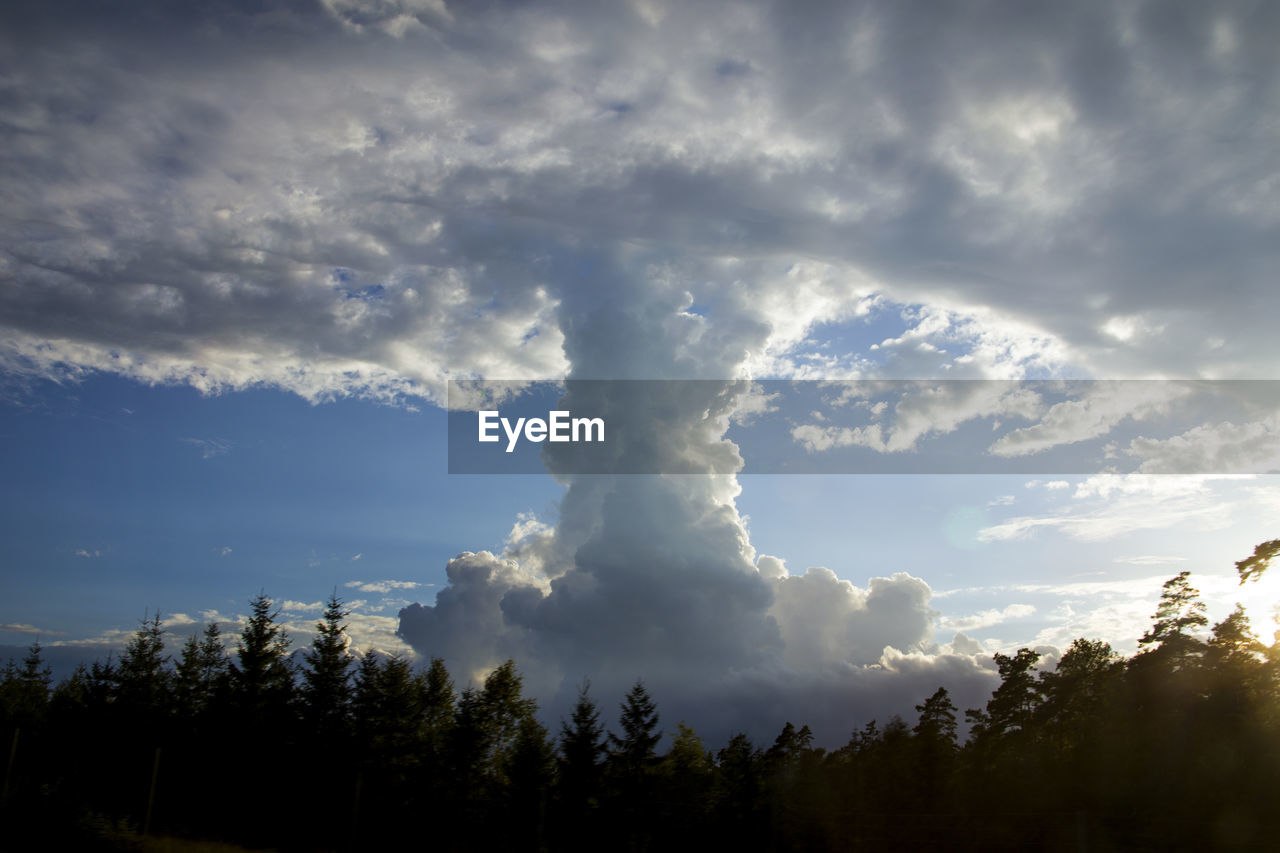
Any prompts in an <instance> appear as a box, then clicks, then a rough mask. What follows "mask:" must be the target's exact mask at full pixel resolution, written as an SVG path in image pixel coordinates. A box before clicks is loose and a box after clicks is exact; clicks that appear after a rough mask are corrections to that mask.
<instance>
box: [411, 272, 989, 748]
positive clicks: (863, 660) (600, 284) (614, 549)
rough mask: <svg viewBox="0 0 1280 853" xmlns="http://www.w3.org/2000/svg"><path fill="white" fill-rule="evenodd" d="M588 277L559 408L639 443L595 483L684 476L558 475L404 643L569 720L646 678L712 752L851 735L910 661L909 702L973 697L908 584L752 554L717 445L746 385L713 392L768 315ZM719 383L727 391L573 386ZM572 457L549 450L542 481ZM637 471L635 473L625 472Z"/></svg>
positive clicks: (571, 304) (976, 673)
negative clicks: (505, 670) (739, 738)
mask: <svg viewBox="0 0 1280 853" xmlns="http://www.w3.org/2000/svg"><path fill="white" fill-rule="evenodd" d="M574 263H575V264H579V265H581V264H582V263H583V261H581V260H577V259H575V260H574ZM589 266H590V268H591V269H592V271H593V273H594V275H595V276H598V278H595V279H594V280H590V281H582V282H580V286H578V287H573V286H568V287H564V288H563V289H560V290H558V291H557V293H558V295H559V297H560V299H559V306H560V307H559V316H560V326H561V329H562V330H563V331H564V335H565V351H566V354H567V355H568V357H569V359H570V362H571V364H572V365H573V368H572V371H571V373H570V376H569V380H570V381H569V382H568V384H567V387H568V391H567V394H566V396H565V397H564V399H563V400H562V401H561V404H560V405H561V408H565V409H569V410H571V411H584V412H592V413H597V414H601V415H603V416H604V417H605V419H606V421H607V422H609V423H613V424H621V423H625V424H626V425H627V428H626V432H627V434H628V435H629V436H636V437H637V438H635V439H633V440H631V441H628V442H615V443H613V444H610V445H608V448H607V449H608V450H609V452H611V453H613V454H614V455H615V458H614V459H611V460H609V461H608V462H606V463H602V467H604V468H607V469H608V470H632V469H635V468H639V467H644V468H646V469H648V470H652V469H654V468H657V469H660V470H672V469H676V470H680V471H685V472H689V473H684V474H677V475H670V476H652V475H651V476H625V475H621V476H605V475H586V476H564V477H563V479H564V480H565V482H566V483H567V485H568V491H567V492H566V494H565V496H564V499H563V501H562V503H561V507H560V518H559V522H558V524H557V525H556V526H555V528H554V529H552V528H547V527H539V526H530V525H524V526H522V527H518V528H517V530H516V531H515V532H514V533H513V539H512V541H511V542H510V547H509V548H508V550H507V552H506V553H504V554H501V555H495V554H491V553H488V552H481V553H478V554H476V553H467V554H464V555H462V556H460V557H458V558H456V559H455V560H453V561H452V562H451V563H450V565H449V579H450V585H449V587H448V588H447V589H445V590H443V591H442V592H441V593H440V594H439V597H438V598H437V600H436V602H435V604H434V606H423V605H420V604H415V605H412V606H411V607H408V608H406V609H405V610H403V611H402V612H401V626H400V633H401V635H402V636H403V637H404V638H405V639H406V640H407V641H408V642H409V643H410V644H411V645H412V646H413V647H414V648H415V649H417V650H418V651H419V652H421V653H423V654H428V655H429V654H444V655H446V656H448V657H449V659H450V660H451V662H453V663H454V664H455V665H458V666H460V667H461V668H462V671H463V672H467V673H470V674H473V675H475V676H478V675H479V674H480V673H482V672H484V671H485V670H486V669H488V668H490V667H492V666H494V665H495V664H496V663H498V662H500V661H501V660H502V659H503V658H505V657H507V656H512V657H515V658H517V659H518V660H520V661H521V663H522V664H523V665H524V667H525V668H526V670H527V671H528V672H529V673H530V676H531V679H532V681H533V684H534V685H535V686H536V687H538V688H540V689H541V691H542V692H543V694H544V695H545V696H548V697H558V699H559V700H560V702H563V701H564V700H565V699H567V698H568V697H570V696H571V695H572V693H573V691H574V690H576V687H577V685H578V684H579V683H580V681H581V679H582V678H583V677H584V676H586V677H589V678H590V679H591V680H592V682H593V684H595V685H596V688H597V689H598V690H602V691H610V692H614V693H620V692H621V691H623V690H625V688H626V686H627V684H629V683H630V682H631V681H633V680H634V679H635V678H638V677H642V678H644V679H645V680H646V683H647V684H649V686H650V687H651V688H652V689H653V690H654V691H655V692H656V695H659V696H661V697H663V700H664V703H665V704H667V705H669V712H670V713H672V714H674V715H675V717H676V718H677V719H679V718H686V719H689V720H697V721H698V722H700V723H702V724H703V725H710V726H712V727H714V729H715V731H716V733H717V734H724V733H725V732H727V730H728V729H729V728H732V727H745V728H748V729H750V730H753V731H755V732H757V733H760V734H764V733H765V732H767V730H768V728H769V727H770V726H773V725H774V724H776V725H779V726H780V725H781V722H782V719H784V718H786V717H791V718H795V719H805V720H806V721H809V722H811V723H814V724H817V725H818V726H819V729H820V730H821V731H823V732H824V733H825V734H826V735H828V736H830V735H833V734H835V733H836V732H840V733H841V734H843V733H844V732H845V730H847V729H848V727H849V726H850V725H852V722H853V714H854V713H856V712H857V711H864V712H865V711H869V710H871V709H870V708H869V707H868V706H867V705H866V704H865V703H859V702H857V701H855V699H856V696H857V694H858V693H860V692H866V693H871V692H876V693H879V692H880V691H881V690H883V687H884V685H877V686H876V690H875V691H872V690H870V689H868V688H869V687H870V684H869V679H872V678H875V677H876V676H877V675H879V676H883V675H884V674H885V673H887V672H889V671H891V670H900V669H902V661H904V660H910V661H911V663H912V665H913V666H914V667H915V671H914V672H912V675H914V676H918V677H913V678H901V677H900V678H899V679H897V681H898V683H899V684H900V687H901V689H902V692H903V693H904V694H907V696H908V697H909V694H910V692H911V691H912V690H913V689H914V690H916V691H917V692H918V691H919V690H922V689H927V684H928V683H929V680H930V679H932V680H937V679H938V678H942V679H943V680H945V681H947V682H948V683H950V684H952V686H953V687H957V688H958V689H960V691H961V692H962V693H964V692H966V688H968V691H967V692H969V693H977V692H980V691H981V685H982V684H983V683H984V682H985V676H986V673H985V671H984V670H981V669H979V668H977V667H976V665H975V663H974V661H973V659H972V658H970V657H967V656H949V655H941V654H939V653H938V652H939V650H938V649H936V648H934V647H933V644H932V625H933V613H932V611H931V610H930V608H929V606H928V600H929V596H930V590H929V587H928V585H927V584H926V583H925V582H924V581H922V580H920V579H918V578H914V577H911V576H910V575H908V574H905V573H899V574H895V575H894V576H893V577H892V578H885V577H880V578H875V579H873V580H872V581H871V584H870V587H869V589H867V590H861V589H858V588H856V587H854V586H853V585H852V584H850V583H848V582H847V581H842V580H840V579H839V578H837V577H836V575H835V574H834V573H832V572H831V571H829V570H827V569H811V570H809V571H808V572H806V573H805V574H803V575H800V576H790V575H789V573H788V572H787V570H786V568H785V566H784V565H783V563H782V562H781V561H780V560H778V559H776V558H772V557H767V556H765V557H758V556H757V554H756V552H755V550H754V549H753V548H752V546H751V543H750V539H749V536H748V534H747V530H746V528H745V525H744V523H743V519H742V518H741V517H740V516H739V514H738V511H737V509H736V507H735V505H734V499H735V498H736V497H737V495H738V493H739V491H740V488H739V484H738V482H737V479H736V476H735V475H734V473H728V474H725V473H717V472H724V471H730V472H735V473H736V471H737V470H739V469H740V467H741V464H742V460H741V457H740V456H739V455H738V449H737V447H736V446H735V445H734V444H733V443H732V442H731V441H729V440H728V439H726V438H725V432H726V431H727V429H728V427H729V423H730V420H731V418H732V416H733V415H734V414H735V412H737V411H738V410H739V409H740V408H742V407H743V406H744V401H745V399H746V398H747V397H748V395H749V394H750V393H751V383H750V382H749V381H745V380H733V379H723V377H734V376H742V375H743V374H744V372H745V369H746V364H747V362H748V360H749V359H750V358H751V357H752V356H753V354H756V353H759V352H761V351H762V350H763V349H764V347H765V346H766V343H767V341H768V337H769V334H770V332H771V330H772V329H771V324H770V323H769V321H768V318H767V316H765V315H763V314H762V313H761V312H760V311H759V309H758V308H755V307H753V305H752V302H751V301H750V300H737V301H736V302H734V303H732V304H731V305H730V306H727V307H725V308H723V309H722V312H723V313H720V314H719V315H718V316H717V317H716V318H715V323H716V324H722V326H723V328H718V327H717V326H716V325H712V324H711V322H710V321H708V320H706V319H704V318H703V317H701V316H699V315H696V314H692V313H689V312H688V311H687V310H686V309H687V308H688V304H689V301H690V298H691V297H690V293H689V289H690V288H698V289H701V287H702V286H705V285H706V279H705V278H700V279H694V278H688V279H687V278H685V277H684V276H683V275H681V273H680V271H678V270H677V269H673V268H672V267H671V266H670V265H667V266H660V265H657V264H652V265H645V264H637V263H635V261H634V260H632V262H631V264H630V265H624V264H621V263H618V262H616V260H614V259H610V260H608V261H606V260H602V259H600V258H599V257H597V258H596V259H595V260H594V261H593V262H592V263H591V264H590V265H589ZM704 275H705V273H704ZM565 280H570V281H571V280H572V276H565ZM722 286H724V285H722ZM709 289H710V290H711V291H713V292H714V291H715V290H716V289H717V286H716V285H715V284H714V283H713V284H712V285H711V287H710V288H709ZM726 289H728V288H727V286H726ZM602 294H603V295H602ZM726 330H732V331H726ZM713 377H715V378H719V379H720V381H704V382H639V383H593V382H577V381H575V380H582V379H588V380H589V379H602V378H608V379H616V378H646V379H654V378H670V379H704V380H705V379H710V378H713ZM566 452H571V451H570V450H567V449H566V448H565V447H564V446H555V445H547V462H548V465H549V467H550V469H551V471H552V473H556V471H557V462H558V457H559V455H560V454H563V453H566ZM635 455H642V456H643V457H644V459H643V460H636V459H634V458H633V459H630V460H629V459H628V456H632V457H634V456H635ZM653 460H659V461H658V462H657V463H656V464H655V463H654V462H653ZM926 652H932V654H926ZM908 654H912V656H911V657H908ZM940 665H945V666H948V667H949V668H950V669H949V670H947V671H943V672H939V671H938V670H939V666H940ZM747 694H749V695H747ZM744 699H749V700H750V701H741V700H744ZM762 699H763V700H764V701H763V702H762V701H760V700H762ZM903 700H904V695H893V696H892V697H891V698H888V697H884V696H883V695H881V696H878V697H877V701H876V703H875V704H876V705H878V706H879V710H881V711H885V710H888V711H892V710H893V708H892V707H889V706H887V702H889V701H897V702H899V703H901V702H902V701H903ZM556 704H557V705H558V704H559V703H556Z"/></svg>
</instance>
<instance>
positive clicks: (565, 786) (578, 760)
mask: <svg viewBox="0 0 1280 853" xmlns="http://www.w3.org/2000/svg"><path fill="white" fill-rule="evenodd" d="M590 690H591V682H589V681H583V683H582V686H581V687H580V688H578V700H577V702H575V703H574V706H573V713H572V714H571V715H570V716H569V719H568V721H562V722H561V724H560V773H559V795H560V803H561V806H562V809H563V811H564V816H563V820H564V821H566V822H567V823H570V824H572V823H574V822H582V821H585V820H587V819H588V813H589V812H591V811H592V810H594V809H595V808H597V807H598V805H599V800H598V798H599V796H600V780H601V770H602V759H603V758H604V754H605V738H604V726H602V725H601V724H600V711H599V709H598V708H597V707H596V703H595V701H594V700H593V699H592V698H591V696H590ZM586 837H588V838H589V837H590V835H589V834H587V836H586ZM589 843H594V841H592V842H589Z"/></svg>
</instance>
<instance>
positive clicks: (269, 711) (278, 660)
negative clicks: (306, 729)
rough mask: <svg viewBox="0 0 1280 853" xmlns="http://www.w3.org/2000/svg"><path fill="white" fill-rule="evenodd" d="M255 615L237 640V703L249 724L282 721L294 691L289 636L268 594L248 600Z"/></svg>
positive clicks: (233, 665)
mask: <svg viewBox="0 0 1280 853" xmlns="http://www.w3.org/2000/svg"><path fill="white" fill-rule="evenodd" d="M249 607H250V610H251V611H252V615H251V616H250V617H249V621H248V622H246V623H245V626H244V630H243V631H241V632H240V637H239V639H238V640H237V642H236V654H235V659H234V660H233V661H232V663H231V685H232V690H233V694H234V699H235V703H236V705H237V707H238V710H239V712H240V713H241V714H242V715H244V722H246V723H248V724H251V725H252V724H254V723H258V724H263V723H280V722H282V721H283V720H284V719H285V718H286V717H287V714H288V711H289V703H290V700H291V698H292V692H293V667H292V665H291V664H290V662H289V658H288V654H289V637H288V634H286V633H285V630H284V628H283V627H282V626H280V625H279V624H278V623H277V622H276V620H277V619H278V618H279V616H280V611H279V610H278V609H274V608H273V605H272V601H271V599H270V598H268V597H267V595H266V593H264V592H259V593H258V594H257V595H255V596H254V597H253V600H252V601H251V602H250V603H249Z"/></svg>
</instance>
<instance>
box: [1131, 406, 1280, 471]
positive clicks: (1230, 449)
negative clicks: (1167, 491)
mask: <svg viewBox="0 0 1280 853" xmlns="http://www.w3.org/2000/svg"><path fill="white" fill-rule="evenodd" d="M1125 452H1126V453H1128V455H1130V456H1134V457H1137V458H1138V459H1141V460H1142V463H1141V465H1140V466H1139V468H1138V470H1139V471H1141V472H1142V473H1144V474H1168V473H1180V474H1198V473H1223V474H1230V473H1250V474H1253V473H1257V474H1260V473H1270V472H1274V471H1280V416H1275V415H1273V416H1272V417H1270V418H1267V419H1265V420H1259V421H1252V422H1250V423H1244V424H1238V425H1237V424H1234V423H1231V422H1230V421H1224V422H1222V423H1216V424H1202V425H1200V426H1196V427H1192V428H1191V429H1189V430H1187V431H1186V432H1184V433H1182V434H1181V435H1177V436H1173V437H1171V438H1166V439H1154V438H1135V439H1133V440H1132V441H1130V442H1129V446H1128V448H1127V450H1126V451H1125Z"/></svg>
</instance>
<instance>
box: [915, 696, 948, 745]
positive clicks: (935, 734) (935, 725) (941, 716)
mask: <svg viewBox="0 0 1280 853" xmlns="http://www.w3.org/2000/svg"><path fill="white" fill-rule="evenodd" d="M916 711H917V712H918V713H919V714H920V720H919V722H917V723H916V726H915V728H914V729H912V732H913V733H914V734H915V736H916V737H918V738H920V739H921V740H923V741H925V742H927V743H929V744H932V745H936V746H938V747H940V748H942V749H945V750H948V751H950V750H954V749H955V747H956V706H955V705H954V704H952V702H951V696H950V695H949V694H948V693H947V688H945V687H939V688H938V689H937V690H935V691H934V693H933V695H932V696H930V697H929V698H928V699H926V700H924V704H922V705H917V706H916Z"/></svg>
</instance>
